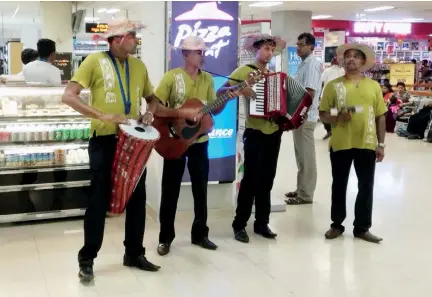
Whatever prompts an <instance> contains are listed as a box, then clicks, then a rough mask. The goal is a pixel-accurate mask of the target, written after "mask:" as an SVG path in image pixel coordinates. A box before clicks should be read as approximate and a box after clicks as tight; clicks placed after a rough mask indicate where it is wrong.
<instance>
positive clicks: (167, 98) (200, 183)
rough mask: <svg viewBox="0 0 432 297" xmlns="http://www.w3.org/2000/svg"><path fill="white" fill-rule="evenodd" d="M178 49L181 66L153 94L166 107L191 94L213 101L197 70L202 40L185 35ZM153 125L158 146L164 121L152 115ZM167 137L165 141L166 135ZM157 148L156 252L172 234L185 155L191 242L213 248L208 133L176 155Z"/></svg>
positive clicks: (206, 78) (206, 77) (210, 86)
mask: <svg viewBox="0 0 432 297" xmlns="http://www.w3.org/2000/svg"><path fill="white" fill-rule="evenodd" d="M181 50H182V53H183V57H184V61H185V66H184V67H179V68H175V69H172V70H171V71H169V72H167V73H166V74H165V75H164V77H163V78H162V80H161V82H160V84H159V86H158V88H157V89H156V92H155V95H156V97H157V98H159V99H160V101H162V103H163V104H165V105H168V106H169V107H170V108H181V107H182V106H183V104H187V101H189V100H188V99H192V98H194V99H199V100H200V101H201V102H202V103H204V104H205V103H212V102H214V101H215V100H216V92H215V89H214V83H213V78H212V76H211V75H210V74H209V73H207V72H204V71H201V70H200V68H201V67H202V66H203V62H204V52H205V50H206V46H205V43H204V40H203V39H202V38H199V37H196V36H191V37H188V38H186V39H185V40H184V41H183V43H182V45H181ZM238 95H239V93H238V92H230V93H229V94H228V95H227V96H228V97H229V98H234V97H237V96H238ZM229 98H228V99H229ZM222 107H223V106H222ZM201 116H203V114H201V115H198V117H197V118H195V119H194V120H195V122H197V123H198V122H199V121H200V119H201ZM203 119H204V118H203ZM192 124H193V123H192ZM154 126H155V127H156V128H157V129H158V130H159V131H160V132H161V141H160V144H161V146H162V145H163V142H164V140H163V139H164V135H165V133H164V131H165V130H164V129H167V125H166V123H164V122H160V123H159V124H158V119H157V117H156V119H155V123H154ZM172 139H174V137H173V138H172ZM167 140H168V141H169V139H167ZM179 141H180V140H179ZM156 150H158V147H157V148H156ZM167 151H173V148H169V147H168V149H167ZM158 152H159V153H160V154H161V155H162V156H163V157H164V158H165V159H164V166H163V175H162V199H161V206H160V224H161V225H160V228H161V229H160V234H159V246H158V248H157V251H158V254H159V255H161V256H163V255H166V254H168V253H169V252H170V246H171V243H172V241H173V240H174V237H175V230H174V219H175V215H176V211H177V202H178V198H179V194H180V186H181V181H182V177H183V173H184V168H185V164H186V158H187V160H188V162H187V164H188V169H189V173H190V177H191V182H192V193H193V198H194V210H195V219H194V222H193V224H192V232H191V236H192V244H195V245H198V246H201V247H203V248H205V249H209V250H215V249H216V248H217V246H216V245H215V244H214V243H213V242H211V241H210V240H209V238H208V233H209V228H208V227H207V183H208V174H209V159H208V136H207V135H202V136H200V137H199V138H197V140H196V141H195V142H194V143H193V144H192V145H190V146H189V147H186V146H185V152H184V153H183V154H182V155H181V156H180V157H179V158H167V157H166V156H165V155H164V154H163V153H161V151H158ZM180 154H181V153H180Z"/></svg>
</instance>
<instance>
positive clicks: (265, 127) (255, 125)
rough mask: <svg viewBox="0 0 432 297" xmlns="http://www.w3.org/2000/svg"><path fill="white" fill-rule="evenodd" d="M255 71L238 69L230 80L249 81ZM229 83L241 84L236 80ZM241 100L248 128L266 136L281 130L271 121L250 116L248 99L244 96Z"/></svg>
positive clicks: (246, 68)
mask: <svg viewBox="0 0 432 297" xmlns="http://www.w3.org/2000/svg"><path fill="white" fill-rule="evenodd" d="M253 65H254V64H253ZM254 70H255V69H253V68H251V67H249V66H247V65H243V66H240V67H238V68H237V69H236V70H234V72H233V73H231V75H230V78H233V79H236V80H240V81H243V80H246V79H248V75H249V73H250V72H252V71H254ZM228 83H229V84H230V85H231V86H233V85H237V84H239V82H237V81H235V80H228ZM241 100H243V104H244V106H245V114H246V128H251V129H255V130H259V131H261V132H262V133H264V134H273V133H274V132H276V131H278V130H279V126H278V125H277V124H276V123H275V122H274V121H272V120H270V119H264V118H255V117H250V116H249V102H248V99H246V98H244V97H243V96H242V99H241Z"/></svg>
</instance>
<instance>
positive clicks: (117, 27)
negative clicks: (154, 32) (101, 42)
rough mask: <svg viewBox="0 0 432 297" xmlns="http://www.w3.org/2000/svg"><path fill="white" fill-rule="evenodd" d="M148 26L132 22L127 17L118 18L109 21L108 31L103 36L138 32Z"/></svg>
mask: <svg viewBox="0 0 432 297" xmlns="http://www.w3.org/2000/svg"><path fill="white" fill-rule="evenodd" d="M146 27H147V26H145V25H143V24H141V23H138V22H131V21H129V20H127V19H117V20H113V21H112V22H110V23H108V31H107V32H105V34H104V35H103V37H104V38H109V37H113V36H122V35H126V34H127V33H129V32H136V31H138V30H141V29H144V28H146Z"/></svg>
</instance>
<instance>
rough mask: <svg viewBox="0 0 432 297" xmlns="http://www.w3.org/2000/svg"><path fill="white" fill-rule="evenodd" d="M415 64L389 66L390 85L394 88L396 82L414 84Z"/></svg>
mask: <svg viewBox="0 0 432 297" xmlns="http://www.w3.org/2000/svg"><path fill="white" fill-rule="evenodd" d="M414 76H415V64H391V65H390V84H391V85H393V86H395V85H396V84H397V83H398V82H403V83H405V84H407V85H413V84H414Z"/></svg>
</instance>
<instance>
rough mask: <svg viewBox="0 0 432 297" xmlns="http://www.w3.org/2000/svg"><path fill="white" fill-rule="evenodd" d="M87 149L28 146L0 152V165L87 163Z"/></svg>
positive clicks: (25, 165) (23, 165) (27, 165)
mask: <svg viewBox="0 0 432 297" xmlns="http://www.w3.org/2000/svg"><path fill="white" fill-rule="evenodd" d="M88 162H89V158H88V150H87V149H62V148H55V149H53V148H49V147H29V148H25V149H24V148H20V149H9V150H5V151H4V152H0V166H1V167H17V168H19V167H29V166H48V165H64V164H87V163H88Z"/></svg>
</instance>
